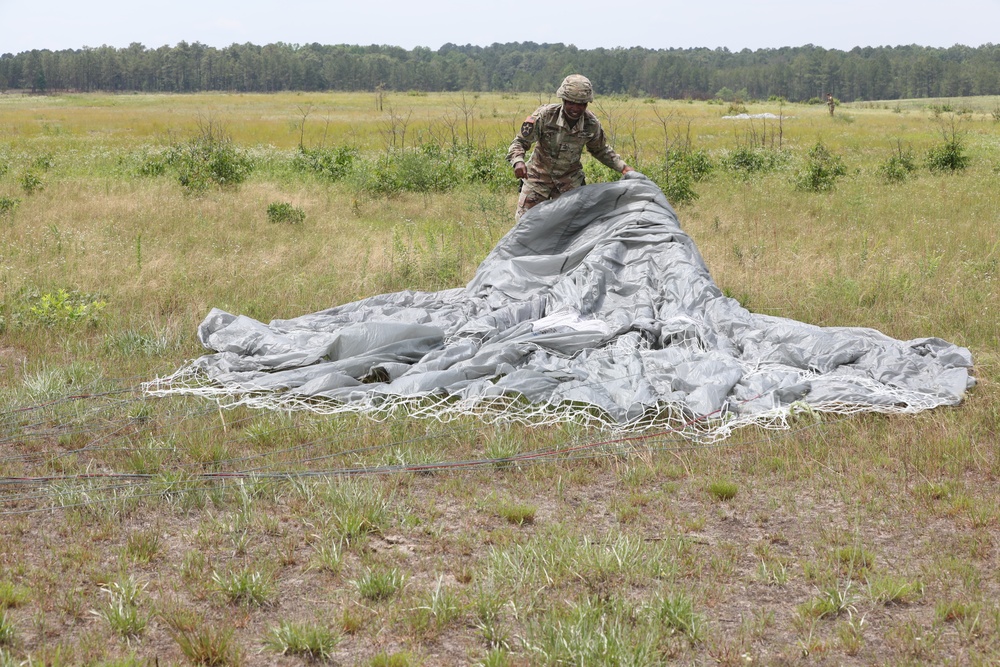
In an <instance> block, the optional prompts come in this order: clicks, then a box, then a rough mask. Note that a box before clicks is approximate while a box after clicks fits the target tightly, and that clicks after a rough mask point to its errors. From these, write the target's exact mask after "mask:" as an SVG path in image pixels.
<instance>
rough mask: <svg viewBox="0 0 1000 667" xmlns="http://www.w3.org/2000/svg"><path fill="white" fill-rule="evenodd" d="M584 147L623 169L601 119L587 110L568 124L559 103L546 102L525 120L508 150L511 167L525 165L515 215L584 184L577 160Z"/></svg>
mask: <svg viewBox="0 0 1000 667" xmlns="http://www.w3.org/2000/svg"><path fill="white" fill-rule="evenodd" d="M533 144H537V145H536V146H535V149H534V150H533V151H532V153H531V159H530V160H526V159H525V157H524V156H525V154H526V153H527V152H528V150H529V149H530V148H531V146H532V145H533ZM584 148H586V149H587V150H588V151H589V152H590V154H591V155H593V156H594V157H595V158H596V159H597V160H598V161H600V162H601V163H602V164H604V165H607V166H608V168H610V169H614V170H615V171H617V172H620V171H621V170H622V169H624V168H625V162H624V160H622V159H621V158H620V157H619V156H618V154H617V153H615V151H614V149H612V148H611V146H609V145H608V143H607V141H606V140H605V137H604V130H603V129H602V128H601V122H600V121H599V120H597V116H595V115H594V113H593V112H591V111H590V110H587V111H584V113H583V116H581V117H580V118H579V119H578V120H577V121H576V122H575V123H573V124H570V122H569V121H568V120H567V119H566V117H565V116H564V115H563V113H562V104H546V105H544V106H540V107H538V109H536V110H535V112H534V113H533V114H531V115H530V116H528V117H527V118H526V119H525V120H524V123H522V124H521V131H520V132H518V134H517V136H516V137H514V141H513V142H512V143H511V144H510V148H509V149H508V150H507V162H509V163H510V165H511V166H514V165H515V164H517V163H518V162H525V163H526V166H527V168H528V175H527V177H526V178H525V179H524V182H523V184H522V187H521V196H520V198H519V199H518V203H517V218H520V217H521V214H523V213H524V211H527V210H528V209H530V208H531V207H533V206H535V205H537V204H540V203H541V202H543V201H547V200H549V199H555V198H556V197H558V196H559V195H561V194H563V193H564V192H569V191H570V190H572V189H573V188H578V187H580V186H581V185H583V184H584V182H585V180H584V176H583V165H582V164H581V163H580V157H581V155H582V154H583V149H584Z"/></svg>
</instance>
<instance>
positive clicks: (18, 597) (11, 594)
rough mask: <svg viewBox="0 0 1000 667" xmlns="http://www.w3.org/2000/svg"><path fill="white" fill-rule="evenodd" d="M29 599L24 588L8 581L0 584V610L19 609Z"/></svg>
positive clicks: (27, 592)
mask: <svg viewBox="0 0 1000 667" xmlns="http://www.w3.org/2000/svg"><path fill="white" fill-rule="evenodd" d="M28 599H29V591H28V589H27V588H25V587H24V586H18V585H17V584H14V583H11V582H9V581H3V582H0V608H2V609H9V608H11V607H20V606H21V605H23V604H24V603H26V602H27V601H28Z"/></svg>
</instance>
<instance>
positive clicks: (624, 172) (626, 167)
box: [622, 165, 635, 175]
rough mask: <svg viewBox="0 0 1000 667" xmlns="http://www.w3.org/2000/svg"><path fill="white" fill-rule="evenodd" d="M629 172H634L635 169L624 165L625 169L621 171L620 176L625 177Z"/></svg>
mask: <svg viewBox="0 0 1000 667" xmlns="http://www.w3.org/2000/svg"><path fill="white" fill-rule="evenodd" d="M630 171H635V169H633V168H632V167H630V166H628V165H625V168H624V169H622V175H625V174H627V173H629V172H630Z"/></svg>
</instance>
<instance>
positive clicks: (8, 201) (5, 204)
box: [0, 196, 21, 216]
mask: <svg viewBox="0 0 1000 667" xmlns="http://www.w3.org/2000/svg"><path fill="white" fill-rule="evenodd" d="M20 204H21V200H20V199H17V198H16V197H6V196H5V197H0V216H3V215H11V214H12V213H14V211H16V210H17V207H18V206H20Z"/></svg>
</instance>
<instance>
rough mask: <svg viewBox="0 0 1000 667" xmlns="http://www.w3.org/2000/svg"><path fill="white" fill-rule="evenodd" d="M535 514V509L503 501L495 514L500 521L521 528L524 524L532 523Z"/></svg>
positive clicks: (536, 509) (531, 506)
mask: <svg viewBox="0 0 1000 667" xmlns="http://www.w3.org/2000/svg"><path fill="white" fill-rule="evenodd" d="M537 512H538V508H537V507H535V506H534V505H527V504H524V503H515V502H508V501H503V502H501V503H500V505H499V506H498V507H497V514H499V515H500V517H501V518H502V519H505V520H506V521H508V522H510V523H513V524H516V525H518V526H523V525H524V524H526V523H534V522H535V514H536V513H537Z"/></svg>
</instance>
